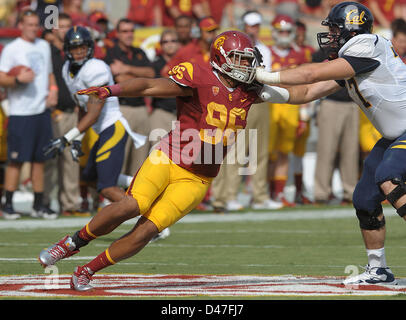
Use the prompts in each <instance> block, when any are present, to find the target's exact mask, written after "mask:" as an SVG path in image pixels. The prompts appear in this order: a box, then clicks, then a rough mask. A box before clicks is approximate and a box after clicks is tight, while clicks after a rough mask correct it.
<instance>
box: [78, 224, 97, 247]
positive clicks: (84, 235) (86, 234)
mask: <svg viewBox="0 0 406 320" xmlns="http://www.w3.org/2000/svg"><path fill="white" fill-rule="evenodd" d="M96 238H97V236H95V235H94V234H93V233H91V232H90V230H89V227H88V225H86V226H84V227H83V228H82V229H80V230H79V231H76V233H75V234H74V235H73V236H72V241H73V243H74V244H75V247H76V249H79V248H81V247H84V246H85V245H87V244H88V243H89V242H90V241H92V240H93V239H96Z"/></svg>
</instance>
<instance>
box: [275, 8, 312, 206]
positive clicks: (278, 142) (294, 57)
mask: <svg viewBox="0 0 406 320" xmlns="http://www.w3.org/2000/svg"><path fill="white" fill-rule="evenodd" d="M295 32H296V25H295V21H294V20H293V19H292V18H291V17H290V16H286V15H278V16H276V17H275V18H274V20H273V21H272V38H273V39H274V45H273V46H272V47H271V52H272V66H271V69H272V71H280V70H284V69H288V68H294V67H296V66H298V65H300V64H303V63H306V62H307V61H306V57H305V55H304V52H303V51H302V50H300V48H298V47H297V45H296V43H295V37H296V36H295ZM301 107H302V106H299V105H292V104H287V103H272V104H269V110H270V111H269V120H270V125H269V129H270V130H269V166H268V177H269V184H270V192H271V198H272V199H274V200H276V201H278V202H282V203H283V204H284V206H286V207H293V206H295V203H293V202H291V201H288V200H287V199H286V197H285V193H284V189H285V186H286V183H287V181H288V176H289V170H291V168H290V167H289V164H290V163H289V155H290V154H291V153H292V152H293V151H294V150H295V144H296V141H297V139H298V138H300V137H301V136H302V135H303V134H304V133H305V131H306V129H307V128H306V125H307V122H306V121H304V120H303V119H302V118H301V113H300V110H301Z"/></svg>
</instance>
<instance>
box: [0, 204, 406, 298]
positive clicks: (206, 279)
mask: <svg viewBox="0 0 406 320" xmlns="http://www.w3.org/2000/svg"><path fill="white" fill-rule="evenodd" d="M385 215H386V218H387V219H386V220H387V240H386V245H385V247H386V252H387V261H388V264H389V266H390V267H391V269H392V271H393V272H394V273H395V276H396V277H397V278H398V279H399V285H398V286H394V287H393V288H392V287H390V288H389V287H383V286H362V287H360V288H345V287H344V286H343V285H341V281H342V280H343V279H344V278H345V277H346V276H348V275H349V274H351V273H354V272H362V268H360V266H363V265H365V264H366V262H367V261H366V253H365V249H364V247H363V242H362V239H361V234H360V232H359V228H358V223H357V220H356V217H355V215H354V211H353V209H352V208H350V207H347V208H329V209H327V208H317V209H315V208H312V207H307V208H306V207H305V208H304V209H303V208H302V209H293V210H287V209H283V210H279V211H274V212H266V211H255V212H254V211H245V212H239V213H228V214H212V213H196V212H193V213H191V214H189V215H187V216H186V217H184V218H183V219H182V220H181V221H179V222H178V223H177V224H176V225H174V226H173V227H171V235H170V237H169V238H167V239H164V240H161V241H157V242H155V243H151V244H149V245H148V246H147V247H146V248H145V249H144V250H143V251H141V252H140V253H139V254H138V255H137V256H135V257H132V258H130V259H127V260H125V261H122V262H120V263H118V264H117V265H114V266H112V267H109V268H107V269H105V270H102V271H103V272H101V273H100V274H98V275H97V276H96V277H95V280H94V285H95V288H96V289H95V290H94V291H93V292H91V293H86V294H78V293H75V292H72V291H71V290H69V279H70V274H71V273H72V270H73V269H74V267H75V266H76V265H80V264H84V263H86V262H88V261H89V260H90V259H92V258H93V257H94V256H96V255H97V254H98V253H100V252H101V251H102V250H104V249H105V248H106V247H108V245H109V244H110V243H111V241H113V240H114V239H116V238H118V237H119V236H120V235H121V234H123V233H125V232H127V231H128V230H130V228H131V227H132V225H133V224H134V222H135V221H128V222H127V223H125V224H123V225H122V226H120V227H119V228H118V229H116V230H115V231H114V232H113V233H111V234H110V235H107V236H104V237H101V238H100V239H97V240H95V241H93V242H92V243H90V244H89V245H88V246H87V247H84V248H82V250H81V252H80V253H79V254H77V255H75V256H73V257H71V258H69V259H67V260H64V261H61V262H60V263H59V264H58V265H57V267H56V268H55V269H51V270H44V269H42V268H41V266H40V265H39V263H38V261H37V254H38V253H39V251H40V250H41V249H42V248H43V247H46V246H48V245H49V244H50V243H52V242H55V241H56V240H58V239H60V238H61V237H62V236H64V235H65V234H68V233H70V234H71V233H72V232H74V231H76V230H77V229H78V228H80V227H82V226H83V225H84V224H85V223H86V222H87V221H88V220H89V219H88V218H60V219H57V220H53V221H52V220H48V221H46V220H33V219H29V218H24V219H21V220H18V221H5V220H1V221H0V230H1V231H0V299H10V298H11V299H13V298H14V299H19V298H28V299H38V298H46V299H49V298H50V297H53V298H55V297H59V298H61V299H72V298H73V299H77V298H94V297H98V298H104V299H117V298H119V297H122V298H124V299H139V298H142V299H154V298H155V299H156V298H159V299H162V298H167V299H223V298H230V297H232V298H233V299H275V298H279V299H281V298H282V299H285V298H287V299H303V298H309V297H310V298H322V299H324V298H328V299H329V298H334V299H337V298H339V299H348V298H351V299H353V298H354V297H356V298H360V299H365V298H366V299H373V298H380V299H382V298H383V297H384V298H385V299H404V298H405V297H406V295H405V293H406V257H405V255H404V251H405V250H404V249H405V245H404V244H403V243H404V239H405V237H406V236H405V232H404V227H405V226H404V224H403V220H401V219H400V218H399V217H398V216H397V214H396V213H395V210H394V209H392V208H390V207H385ZM56 274H58V275H59V276H58V277H55V275H56ZM52 276H54V278H52ZM404 278H405V279H404Z"/></svg>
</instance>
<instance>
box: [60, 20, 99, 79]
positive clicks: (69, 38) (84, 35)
mask: <svg viewBox="0 0 406 320" xmlns="http://www.w3.org/2000/svg"><path fill="white" fill-rule="evenodd" d="M82 45H86V46H87V54H86V57H85V59H83V60H82V61H75V59H74V58H73V56H72V54H71V53H70V50H71V49H72V48H74V47H79V46H82ZM63 50H64V52H65V55H66V58H67V59H68V60H69V61H70V70H71V71H74V73H76V72H77V71H78V70H79V69H80V67H81V66H82V65H83V64H84V63H85V62H86V61H87V60H89V59H91V58H92V57H93V54H94V41H93V38H92V36H91V34H90V32H89V31H88V30H87V29H86V28H85V27H81V26H73V27H72V28H70V29H69V30H68V32H67V33H66V35H65V39H64V44H63Z"/></svg>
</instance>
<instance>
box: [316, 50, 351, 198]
mask: <svg viewBox="0 0 406 320" xmlns="http://www.w3.org/2000/svg"><path fill="white" fill-rule="evenodd" d="M326 59H327V56H326V55H325V54H324V53H323V52H322V51H321V50H318V51H317V52H315V53H314V54H313V62H322V61H325V60H326ZM337 110H340V112H337ZM317 126H318V139H317V149H316V152H317V159H316V170H315V177H314V200H315V202H316V203H317V204H326V203H328V202H329V201H330V200H331V199H332V198H333V196H334V195H333V190H332V177H333V173H334V169H335V167H336V163H337V160H338V169H339V172H340V178H341V184H342V189H343V198H342V201H341V204H344V205H346V204H350V203H352V194H353V192H354V189H355V186H356V184H357V180H358V163H359V161H358V159H359V139H358V135H359V110H358V106H357V105H356V104H355V103H354V102H353V101H352V99H351V98H350V96H349V95H348V92H347V89H345V88H342V89H341V90H340V91H338V92H336V93H334V94H332V95H329V96H327V97H326V98H325V99H322V100H321V102H320V110H319V112H318V114H317Z"/></svg>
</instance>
